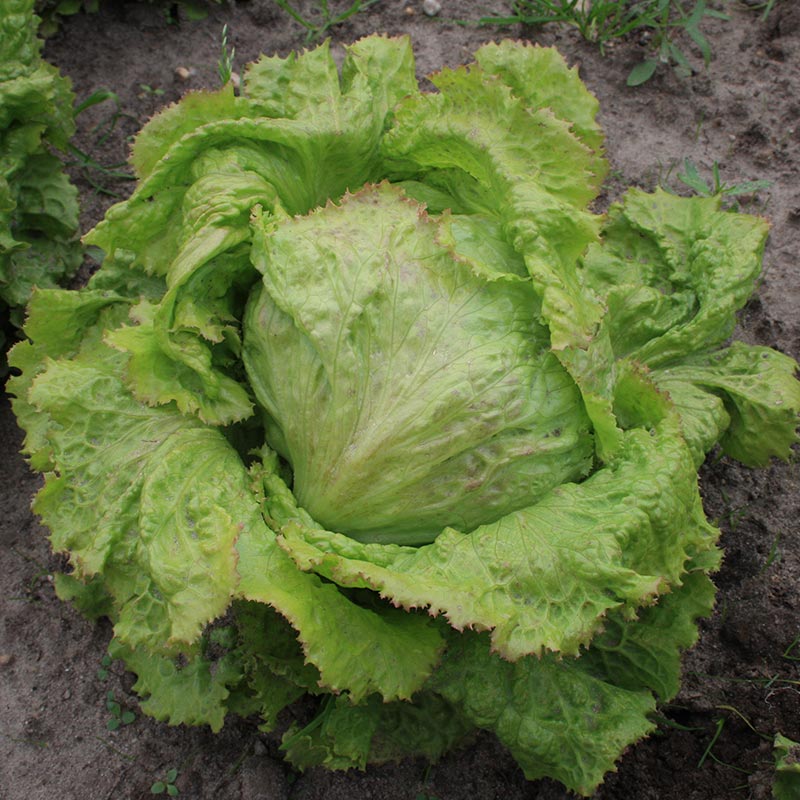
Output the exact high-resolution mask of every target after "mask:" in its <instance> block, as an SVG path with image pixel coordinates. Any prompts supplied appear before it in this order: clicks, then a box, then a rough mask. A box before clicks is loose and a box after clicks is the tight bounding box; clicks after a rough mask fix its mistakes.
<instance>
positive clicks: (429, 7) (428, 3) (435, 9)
mask: <svg viewBox="0 0 800 800" xmlns="http://www.w3.org/2000/svg"><path fill="white" fill-rule="evenodd" d="M422 10H423V12H424V13H425V14H427V15H428V16H429V17H435V16H436V15H437V14H438V13H439V12H440V11H441V10H442V4H441V3H440V2H439V0H425V2H423V4H422Z"/></svg>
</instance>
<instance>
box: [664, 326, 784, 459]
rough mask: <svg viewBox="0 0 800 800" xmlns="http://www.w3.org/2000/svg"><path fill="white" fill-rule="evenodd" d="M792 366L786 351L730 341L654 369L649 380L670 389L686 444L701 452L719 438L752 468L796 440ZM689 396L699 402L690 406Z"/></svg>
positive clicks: (730, 452) (780, 453)
mask: <svg viewBox="0 0 800 800" xmlns="http://www.w3.org/2000/svg"><path fill="white" fill-rule="evenodd" d="M796 371H797V364H796V363H795V361H794V359H792V358H789V356H785V355H783V354H782V353H778V352H776V351H775V350H772V349H770V348H768V347H754V346H748V345H746V344H742V343H741V342H734V343H733V344H732V345H731V346H730V347H728V348H725V349H723V350H719V351H717V352H714V353H711V354H702V355H698V356H691V357H687V358H684V359H683V360H682V363H680V364H677V365H675V366H672V367H667V368H664V369H660V370H654V372H653V379H654V380H655V381H656V383H657V384H658V385H659V386H660V387H662V388H664V389H666V390H667V391H668V392H669V393H670V396H671V397H672V399H673V401H674V402H675V404H676V406H677V408H678V410H679V412H680V414H681V417H682V420H683V428H684V436H685V437H686V439H687V441H689V442H690V444H693V445H696V447H697V449H698V450H699V451H701V452H703V453H705V452H707V451H708V450H709V449H710V448H711V446H712V445H713V444H714V442H716V441H718V442H719V443H720V445H721V447H722V449H723V451H724V452H725V453H727V454H728V455H730V456H733V458H735V459H737V460H739V461H741V462H742V463H743V464H747V465H748V466H753V467H755V466H764V465H766V464H768V463H769V460H770V459H771V458H773V457H777V458H783V459H787V458H789V457H790V456H791V453H792V445H793V444H794V443H795V442H797V441H798V438H797V415H798V413H800V384H798V382H797V380H796V379H795V373H796ZM698 396H700V397H698ZM691 399H695V403H697V402H698V401H699V402H700V405H696V404H695V405H690V402H691ZM712 409H713V410H712ZM707 416H711V417H712V418H713V420H714V422H716V421H719V422H718V423H717V425H714V424H712V423H711V422H707V421H706V417H707Z"/></svg>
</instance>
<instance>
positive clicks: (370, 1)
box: [275, 0, 380, 42]
mask: <svg viewBox="0 0 800 800" xmlns="http://www.w3.org/2000/svg"><path fill="white" fill-rule="evenodd" d="M379 2H380V0H353V2H351V3H350V5H349V6H348V7H347V8H346V9H345V10H344V11H340V12H339V13H338V14H337V13H336V12H335V11H334V10H333V9H332V8H331V7H330V4H329V3H328V0H317V3H316V6H317V14H316V16H318V17H319V19H318V20H317V21H315V20H314V19H310V18H307V17H304V16H303V15H302V14H301V13H300V12H299V11H298V10H297V9H296V8H294V6H292V4H291V3H290V2H289V0H275V3H276V4H277V5H278V6H279V7H280V8H282V9H283V10H284V11H285V12H286V13H287V14H288V15H289V16H290V17H291V18H292V19H293V20H295V21H296V22H299V23H300V24H301V25H302V26H303V27H304V28H305V29H306V31H307V33H306V42H311V41H314V40H315V39H322V38H324V37H325V36H326V35H327V33H328V31H330V29H331V28H333V27H335V26H336V25H339V24H340V23H342V22H344V21H345V20H347V19H350V17H352V16H353V15H354V14H358V13H359V11H366V10H367V9H368V8H369V7H370V6H374V5H375V4H376V3H379Z"/></svg>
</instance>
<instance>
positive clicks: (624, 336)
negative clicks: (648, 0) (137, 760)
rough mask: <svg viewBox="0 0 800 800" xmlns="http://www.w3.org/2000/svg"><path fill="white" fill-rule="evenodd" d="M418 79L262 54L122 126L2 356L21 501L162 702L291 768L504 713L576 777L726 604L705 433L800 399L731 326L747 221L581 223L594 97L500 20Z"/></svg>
mask: <svg viewBox="0 0 800 800" xmlns="http://www.w3.org/2000/svg"><path fill="white" fill-rule="evenodd" d="M475 58H476V62H475V63H474V64H472V65H470V66H469V67H462V68H459V69H456V70H444V71H442V72H441V73H439V74H437V75H435V76H433V77H432V78H431V80H432V81H433V83H434V84H435V86H436V88H437V90H438V91H436V92H431V93H426V92H422V91H421V90H420V89H419V88H418V85H417V82H416V79H415V74H414V62H413V57H412V53H411V48H410V45H409V42H408V41H407V40H406V39H387V38H382V37H370V38H366V39H363V40H361V41H359V42H357V43H356V44H354V45H352V46H351V47H349V48H348V49H347V52H346V56H345V59H344V63H343V65H342V68H341V74H339V72H337V69H336V67H335V65H334V63H333V60H332V59H331V56H330V54H329V51H328V47H327V45H323V46H321V47H319V48H317V49H315V50H312V51H310V52H306V53H303V54H302V55H292V56H290V57H289V58H286V59H282V58H277V57H271V58H268V57H263V58H262V59H261V60H260V61H258V62H257V63H255V64H253V65H252V66H251V67H250V68H249V69H248V71H247V73H246V76H245V79H244V84H243V93H242V95H241V96H236V95H235V94H234V91H233V89H232V87H231V86H226V87H224V88H223V89H221V90H219V91H216V92H199V93H194V94H190V95H188V96H187V97H185V98H184V99H183V100H182V101H181V102H180V103H179V104H177V105H175V106H172V107H170V108H168V109H166V110H165V111H163V112H162V113H161V114H160V115H159V116H157V117H155V118H154V119H153V120H152V121H151V122H150V123H149V124H148V125H147V126H146V128H145V129H144V130H143V131H142V133H141V134H140V136H139V137H138V139H137V141H136V144H135V148H134V151H133V157H132V158H133V164H134V166H135V169H136V172H137V175H138V181H139V183H138V187H137V189H136V191H135V192H134V194H133V195H132V197H131V198H130V199H128V200H127V201H125V202H123V203H120V204H118V205H116V206H115V207H113V208H112V209H111V210H110V211H109V212H108V214H107V216H106V218H105V220H104V221H103V222H101V223H100V224H99V225H98V226H97V227H96V228H95V229H94V230H93V231H92V232H91V233H90V234H89V235H88V237H87V240H88V241H89V242H90V243H91V244H93V245H95V246H97V247H99V248H101V249H102V251H103V252H104V253H105V259H104V262H103V265H102V268H101V269H100V271H99V272H98V273H97V274H96V275H95V276H94V277H93V278H92V280H91V281H90V283H89V285H88V287H87V288H85V289H83V290H81V291H63V290H49V291H39V292H37V293H36V294H35V296H34V298H33V301H32V303H31V305H30V313H29V319H28V323H27V326H26V332H27V334H28V336H29V337H30V341H28V342H25V343H22V344H20V345H18V346H17V347H16V348H15V350H14V351H13V363H14V365H15V366H16V367H17V369H18V370H19V373H18V375H17V376H16V377H15V378H14V379H13V381H12V383H11V391H12V392H13V393H14V394H15V395H16V398H17V399H16V401H15V410H16V413H17V415H18V418H19V421H20V423H21V424H22V425H23V427H24V428H25V429H26V431H27V438H26V443H25V449H26V452H27V454H28V455H29V458H30V462H31V464H32V466H33V467H34V468H35V469H37V470H40V471H42V472H44V473H45V484H44V487H43V489H42V490H41V491H40V493H39V495H38V496H37V498H36V500H35V509H36V511H37V513H38V514H39V515H40V516H41V517H42V519H43V520H44V522H45V524H46V525H47V526H48V527H49V528H50V530H51V531H52V545H53V548H54V549H55V550H56V551H59V552H65V553H68V554H69V559H70V563H71V566H72V572H71V573H70V574H69V575H64V576H61V577H60V578H59V581H58V588H59V592H60V594H61V596H63V597H67V598H72V599H73V600H74V601H75V602H76V603H77V604H78V605H79V607H80V608H82V609H83V610H84V611H86V612H87V613H90V614H96V615H99V614H106V615H108V616H109V617H110V618H111V620H112V621H113V623H114V639H113V641H112V644H111V652H112V654H113V655H114V656H115V657H119V658H122V659H124V660H125V662H126V663H127V666H128V668H129V669H131V670H132V671H133V672H135V673H136V674H137V676H138V678H137V682H136V685H135V688H136V690H137V691H138V692H139V693H140V695H141V696H142V698H143V699H142V709H143V710H144V711H145V712H146V713H148V714H151V715H153V716H155V717H157V718H158V719H162V720H166V721H168V722H169V723H170V724H179V723H188V724H208V725H210V726H211V728H212V729H214V730H218V729H219V728H220V727H221V726H222V724H223V720H224V718H225V715H226V714H227V713H228V712H236V713H239V714H255V715H258V716H259V717H260V719H261V724H262V726H263V728H264V729H265V730H269V729H272V728H274V727H276V726H278V725H279V724H281V718H280V717H279V714H280V712H281V710H282V709H284V708H285V707H286V706H287V705H288V704H290V703H292V702H293V701H294V700H296V699H297V698H299V697H301V696H303V695H311V696H313V697H314V698H316V700H315V701H314V702H315V704H316V714H315V716H313V718H311V719H310V720H308V721H307V724H305V725H299V724H298V725H294V726H293V727H291V728H290V729H289V730H288V731H286V733H285V735H284V740H283V747H284V750H285V752H286V756H287V758H288V759H289V760H290V761H291V762H293V763H294V764H295V765H297V766H299V767H301V768H302V767H307V766H310V765H317V764H322V765H325V766H327V767H330V768H337V769H338V768H349V767H361V768H363V767H364V766H365V765H366V764H368V763H371V762H380V761H385V760H387V759H393V758H398V757H402V756H404V755H407V754H416V755H422V756H425V757H428V758H431V759H435V758H437V757H438V756H440V755H441V754H442V753H443V752H444V751H445V750H447V749H448V748H450V747H452V746H454V745H456V744H458V743H459V742H461V741H463V740H464V739H465V738H466V737H468V736H469V735H470V733H471V732H473V731H474V730H476V729H485V730H489V731H492V732H494V733H495V734H496V735H497V736H498V737H499V739H500V740H501V741H502V742H503V743H504V744H505V745H506V746H507V747H508V748H509V750H510V751H511V752H512V753H513V755H514V757H515V758H516V759H517V761H518V762H519V764H520V766H521V767H522V769H523V770H524V772H525V774H526V775H527V776H528V777H529V778H531V779H534V778H538V777H540V776H551V777H553V778H556V779H557V780H559V781H562V782H563V783H564V784H565V785H566V786H568V787H570V788H571V789H573V790H575V791H577V792H581V793H584V794H588V793H591V791H592V790H593V788H594V787H595V786H596V785H597V784H598V783H599V782H600V781H601V780H602V778H603V775H604V774H605V773H606V772H607V771H608V770H609V769H612V768H613V765H614V762H615V760H616V759H617V758H618V756H619V754H620V753H621V752H622V751H623V749H624V748H625V747H627V746H628V745H629V744H630V743H632V742H634V741H636V740H638V739H639V738H641V737H642V736H644V735H646V734H647V733H648V732H649V731H651V730H652V729H653V728H654V723H653V722H652V720H651V713H652V712H653V710H654V709H655V706H656V703H657V702H658V701H665V700H668V699H669V698H671V697H672V696H673V695H674V694H675V693H676V692H677V690H678V680H679V656H680V651H681V649H682V648H686V647H688V646H690V645H691V644H692V643H693V642H694V641H695V639H696V636H697V632H696V625H695V621H696V619H697V618H698V617H699V616H702V615H705V614H708V613H709V612H710V609H711V607H712V604H713V597H714V589H713V585H712V583H711V581H710V579H709V577H708V575H709V573H710V572H712V571H713V570H714V569H715V568H716V567H717V566H718V564H719V559H720V552H719V550H718V549H717V547H716V540H717V537H718V531H717V529H716V528H715V527H713V526H712V525H711V524H710V523H709V522H708V521H707V520H706V518H705V516H704V513H703V509H702V505H701V500H700V496H699V493H698V485H697V468H698V466H699V465H700V464H701V463H702V461H703V459H704V457H705V454H706V453H707V452H708V451H709V450H710V449H711V448H712V447H715V446H717V445H718V446H719V447H720V448H721V449H722V451H723V452H725V453H728V454H730V455H731V456H733V457H735V458H737V459H739V460H741V461H743V462H744V463H746V464H751V465H758V464H765V463H766V462H767V461H768V460H769V459H770V458H772V457H775V456H777V457H781V458H786V457H788V455H789V453H790V446H791V445H792V443H793V442H794V441H795V437H796V424H797V413H798V409H800V386H799V385H798V383H797V382H796V381H795V378H794V371H795V364H794V362H793V361H792V360H791V359H790V358H788V357H786V356H784V355H781V354H779V353H777V352H775V351H773V350H770V349H768V348H765V347H755V346H749V345H745V344H740V343H733V344H729V345H725V344H724V343H725V341H726V339H727V338H728V337H729V335H730V334H731V332H732V330H733V327H734V323H735V314H736V311H737V310H738V309H740V308H741V307H742V305H743V304H744V303H745V302H746V300H747V298H748V296H749V295H750V293H751V292H752V290H753V286H754V282H755V280H756V278H757V276H758V273H759V269H760V262H761V255H762V249H763V245H764V241H765V238H766V235H767V224H766V222H765V221H764V220H762V219H758V218H755V217H749V216H745V215H742V214H736V213H730V212H724V211H722V210H721V208H720V203H719V199H718V198H713V197H712V198H692V199H686V198H679V197H676V196H673V195H670V194H666V193H664V192H656V193H654V194H648V193H645V192H643V191H639V190H631V191H630V192H629V193H628V194H627V196H626V197H625V198H624V200H623V201H622V202H621V203H620V204H619V205H616V206H614V207H612V209H611V210H610V212H609V213H608V214H607V215H598V214H596V213H593V211H592V210H591V209H590V204H591V203H592V201H593V200H594V199H595V197H596V196H597V193H598V191H599V188H600V186H601V183H602V180H603V177H604V174H605V172H606V162H605V160H604V157H603V154H602V143H603V138H602V134H601V131H600V129H599V127H598V126H597V124H596V122H595V114H596V110H597V103H596V101H595V100H594V98H593V97H592V96H591V95H590V94H589V93H588V92H587V90H586V89H585V88H584V87H583V85H582V84H581V82H580V80H579V78H578V76H577V73H576V71H575V70H569V69H568V68H567V67H566V66H565V64H564V62H563V60H562V59H561V57H560V56H559V55H558V54H557V53H556V52H555V51H554V50H551V49H543V48H537V47H529V46H524V45H521V44H512V43H509V42H505V43H502V44H499V45H494V44H493V45H487V46H485V47H483V48H481V49H480V50H479V51H478V52H477V54H476V56H475Z"/></svg>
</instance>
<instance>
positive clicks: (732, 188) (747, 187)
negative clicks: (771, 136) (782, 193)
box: [676, 158, 772, 197]
mask: <svg viewBox="0 0 800 800" xmlns="http://www.w3.org/2000/svg"><path fill="white" fill-rule="evenodd" d="M683 168H684V171H683V172H679V173H678V175H677V176H676V177H677V178H678V180H679V181H680V182H681V183H683V184H684V185H686V186H688V187H689V188H690V189H691V190H692V191H693V192H694V193H695V194H699V195H701V196H702V197H715V196H717V195H722V196H725V197H736V196H738V195H743V194H755V193H756V192H760V191H761V190H763V189H769V187H770V186H772V182H771V181H764V180H757V181H742V182H741V183H733V184H727V183H723V181H722V179H721V178H720V174H719V164H718V163H717V162H716V161H715V162H714V165H713V166H712V167H711V180H710V181H708V180H706V179H705V178H703V177H702V176H701V175H700V171H699V170H698V168H697V165H696V164H695V163H694V162H693V161H692V160H691V159H689V158H687V159H684V162H683Z"/></svg>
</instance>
